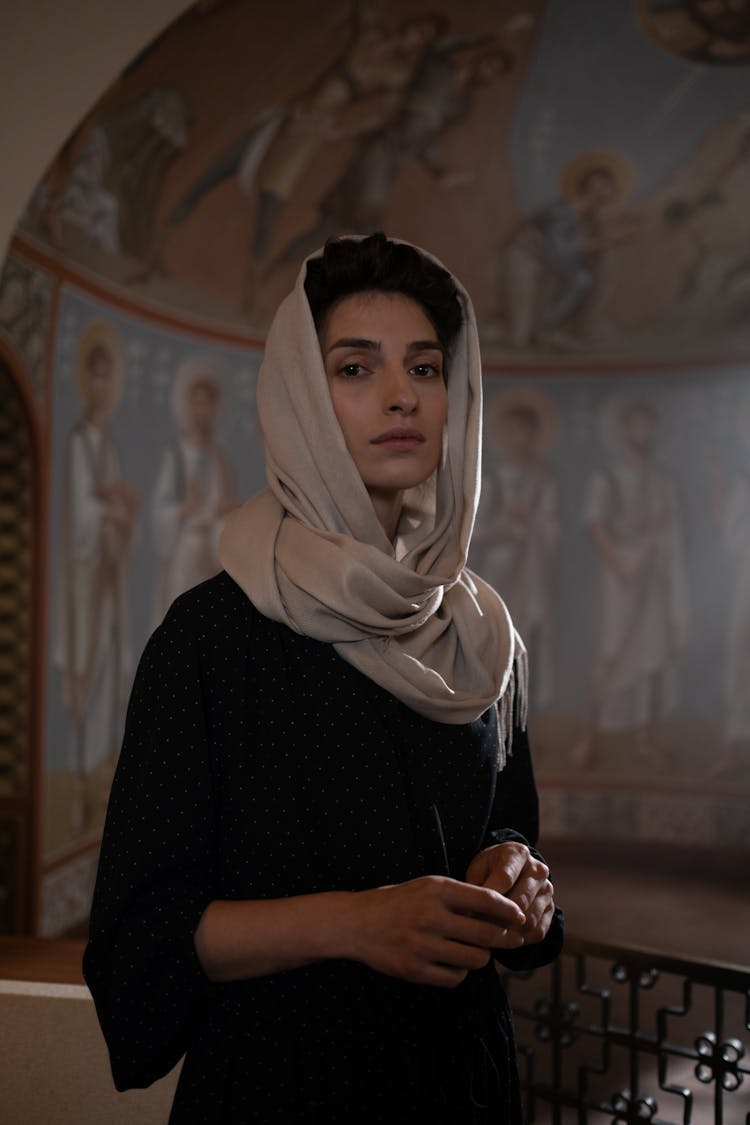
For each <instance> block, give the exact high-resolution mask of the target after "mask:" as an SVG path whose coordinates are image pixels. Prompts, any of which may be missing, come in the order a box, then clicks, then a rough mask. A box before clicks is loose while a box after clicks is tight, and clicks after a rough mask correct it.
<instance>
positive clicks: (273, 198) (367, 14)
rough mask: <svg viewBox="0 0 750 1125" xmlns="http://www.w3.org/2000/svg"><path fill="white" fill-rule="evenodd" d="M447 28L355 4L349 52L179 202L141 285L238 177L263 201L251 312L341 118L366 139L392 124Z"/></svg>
mask: <svg viewBox="0 0 750 1125" xmlns="http://www.w3.org/2000/svg"><path fill="white" fill-rule="evenodd" d="M444 27H445V20H444V18H443V17H442V16H439V15H436V14H435V13H432V12H423V13H418V14H416V15H414V16H410V17H407V18H405V19H404V20H402V21H401V22H400V23H399V24H398V25H397V26H394V27H391V26H387V25H386V24H385V23H384V22H383V19H382V12H381V5H380V3H378V2H374V0H353V2H352V5H351V18H350V30H349V37H348V42H347V44H346V47H345V48H344V50H343V51H341V52H340V53H339V54H338V55H337V56H336V57H335V58H334V59H333V61H332V62H331V63H330V64H329V65H328V66H327V67H326V68H325V69H324V70H323V71H322V72H321V73H320V74H319V75H318V76H317V77H316V78H315V79H314V80H313V81H312V82H311V83H310V84H309V86H307V87H305V88H304V89H302V90H300V91H299V92H298V93H296V94H294V95H293V96H292V97H291V98H290V99H289V101H288V102H286V103H283V104H281V105H272V106H269V107H267V108H266V109H265V110H263V111H261V112H260V113H259V114H258V116H257V117H256V119H255V120H254V122H253V124H252V125H251V127H250V129H249V130H247V131H246V132H245V133H243V134H242V135H241V136H240V137H238V138H237V140H236V141H234V142H233V143H232V144H231V145H230V146H229V147H228V148H227V149H225V150H224V151H223V152H222V153H220V154H219V155H218V156H217V157H216V159H215V160H214V161H213V162H212V163H211V165H210V166H209V167H208V168H207V169H206V170H205V172H204V173H203V174H202V175H201V176H199V177H198V179H197V180H196V181H195V182H194V183H193V184H192V185H191V187H190V188H189V189H188V190H187V191H186V192H185V193H184V194H183V195H182V197H181V198H180V199H179V200H178V202H177V204H176V205H175V207H174V208H173V209H172V211H171V212H170V214H169V217H168V219H167V222H166V225H165V227H164V228H163V229H162V230H161V232H160V233H159V234H158V236H157V238H156V240H155V241H154V244H153V245H152V248H151V251H150V253H149V254H148V255H147V257H146V260H145V263H144V266H143V268H142V270H141V271H140V272H139V273H138V274H137V275H136V277H137V278H138V279H140V278H142V277H144V276H149V275H150V274H151V273H152V272H153V271H154V269H155V268H156V267H157V266H158V265H159V264H160V260H161V252H162V250H163V248H164V246H165V244H166V242H167V240H168V239H169V237H170V235H171V234H172V233H173V231H174V230H175V229H176V228H177V227H179V226H180V225H182V224H183V223H184V222H185V221H186V220H187V219H188V217H189V216H190V215H191V214H192V212H193V210H194V209H195V207H196V206H197V205H198V204H199V203H200V201H201V200H202V199H203V197H204V196H205V195H206V194H208V193H209V192H211V191H213V190H214V189H215V188H216V187H218V186H219V184H221V183H224V182H225V181H226V180H228V179H230V178H231V177H233V176H236V177H237V179H238V181H239V184H240V187H241V188H242V190H243V192H244V193H245V194H246V195H248V196H250V195H253V194H255V193H257V209H256V214H255V218H254V221H253V228H252V236H251V244H250V253H249V258H248V264H247V274H246V291H245V306H246V308H249V307H251V306H252V304H253V299H254V296H255V288H256V285H257V282H258V279H259V275H260V271H261V268H262V266H263V265H264V264H265V262H266V259H267V256H268V253H269V249H270V244H271V240H272V237H273V234H274V232H275V229H276V225H277V223H278V221H279V219H280V217H281V214H282V213H283V211H284V209H285V208H286V206H287V204H288V203H289V201H290V199H291V198H292V195H293V194H294V192H295V190H296V188H297V187H298V186H299V184H300V182H301V180H302V179H303V177H304V175H305V173H306V172H307V170H308V168H309V166H310V164H311V162H312V160H313V158H314V157H315V155H316V154H317V152H318V151H319V149H320V145H321V142H325V141H326V140H328V139H332V136H333V130H334V129H335V127H336V125H337V123H338V119H339V115H340V114H341V113H342V112H343V111H346V110H347V109H349V107H351V106H353V105H360V106H361V107H362V115H361V116H360V120H359V122H358V124H357V130H356V131H360V132H362V131H365V130H367V129H370V128H374V127H375V126H376V125H377V124H378V123H381V122H383V121H386V120H388V118H389V117H390V116H391V114H393V113H394V112H395V111H396V109H397V107H398V105H399V103H400V101H401V98H402V97H403V93H404V90H405V89H406V87H407V85H408V83H409V81H410V79H411V77H412V75H413V73H414V70H415V67H416V66H417V65H418V63H419V61H420V59H421V57H422V55H423V53H424V51H425V49H426V47H427V45H428V44H429V43H430V42H432V41H433V40H434V39H435V38H436V37H437V36H438V35H440V34H441V32H442V31H443V30H444Z"/></svg>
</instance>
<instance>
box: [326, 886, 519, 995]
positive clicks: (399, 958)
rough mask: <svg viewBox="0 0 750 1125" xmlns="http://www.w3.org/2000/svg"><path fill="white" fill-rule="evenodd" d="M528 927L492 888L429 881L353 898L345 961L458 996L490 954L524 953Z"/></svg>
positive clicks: (509, 901)
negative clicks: (456, 992) (521, 950)
mask: <svg viewBox="0 0 750 1125" xmlns="http://www.w3.org/2000/svg"><path fill="white" fill-rule="evenodd" d="M525 921H526V919H525V915H524V913H523V911H522V908H521V907H520V906H519V905H518V904H517V903H516V902H514V901H513V900H512V899H511V898H509V897H506V896H504V895H503V894H501V893H498V892H497V891H496V890H495V889H494V887H492V886H489V885H488V886H470V885H469V884H468V883H462V882H459V881H458V880H456V879H449V878H446V877H444V876H438V875H426V876H423V877H422V878H420V879H413V880H411V881H410V882H407V883H400V884H398V885H396V886H387V887H377V888H375V889H374V890H370V891H360V892H358V893H357V894H355V895H353V896H352V898H351V900H350V910H349V918H348V926H347V929H348V931H349V934H350V943H351V948H350V951H348V952H347V954H346V956H349V957H351V958H352V959H354V960H357V961H362V962H364V963H365V964H366V965H369V966H370V968H373V969H376V970H377V971H378V972H381V973H385V974H387V975H388V976H394V977H400V978H401V979H403V980H408V981H412V982H413V983H415V984H428V985H433V986H436V987H439V988H455V987H456V985H458V984H460V983H461V981H462V980H463V979H464V977H465V976H466V975H467V973H468V972H470V971H471V970H472V969H481V968H482V967H483V966H484V965H486V964H487V962H488V961H489V959H490V950H491V949H494V948H498V947H499V946H502V947H503V948H507V949H515V948H517V947H518V946H521V945H523V944H524V938H523V936H522V934H523V927H524V924H525ZM345 924H346V922H345Z"/></svg>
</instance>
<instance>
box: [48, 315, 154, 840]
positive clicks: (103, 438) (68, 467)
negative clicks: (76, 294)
mask: <svg viewBox="0 0 750 1125" xmlns="http://www.w3.org/2000/svg"><path fill="white" fill-rule="evenodd" d="M76 381H77V385H78V390H79V392H80V395H81V399H82V402H83V413H82V415H81V418H80V419H79V421H78V422H77V423H76V424H75V426H74V427H73V430H72V432H71V433H70V435H69V437H68V443H67V448H66V452H65V467H64V476H63V481H64V483H63V489H64V491H63V498H62V506H63V515H62V548H63V549H62V570H61V574H60V587H59V603H58V611H59V616H58V635H57V642H56V649H55V661H56V663H57V665H58V666H59V668H60V675H61V684H62V695H63V702H64V704H65V708H66V711H67V713H68V716H69V718H70V723H71V759H72V772H73V795H72V812H71V826H72V829H73V833H74V835H77V834H79V833H80V832H81V831H83V830H85V828H86V827H87V826H88V825H89V824H90V822H91V820H92V817H93V814H94V812H95V810H96V808H101V807H103V802H104V801H105V799H106V795H107V792H108V788H109V783H110V781H111V778H112V773H113V770H114V763H115V761H116V758H117V753H118V750H119V747H120V741H121V738H122V725H123V720H124V714H125V704H126V702H127V692H128V691H129V688H130V676H131V656H130V639H129V624H130V622H129V606H128V591H127V578H128V573H129V570H130V563H131V555H132V546H133V534H134V530H135V521H136V516H137V511H138V496H137V492H136V490H135V488H134V487H133V485H131V484H130V483H129V482H128V481H126V480H124V479H123V476H122V471H121V468H120V454H119V451H118V448H117V444H116V442H115V439H114V437H113V435H112V432H111V430H110V425H109V423H110V419H111V417H112V414H113V413H114V411H115V409H116V406H117V402H118V399H119V396H120V393H121V390H122V382H123V357H122V342H121V340H120V338H119V336H118V334H117V333H116V332H115V330H114V329H113V328H112V326H111V325H109V324H105V323H98V322H96V323H93V324H91V325H89V327H88V328H87V329H86V330H85V331H84V333H83V335H82V337H81V340H80V343H79V346H78V356H77V369H76ZM92 777H93V778H94V779H96V778H97V777H98V783H97V782H96V780H95V781H94V782H93V783H92V784H90V783H89V779H90V778H92Z"/></svg>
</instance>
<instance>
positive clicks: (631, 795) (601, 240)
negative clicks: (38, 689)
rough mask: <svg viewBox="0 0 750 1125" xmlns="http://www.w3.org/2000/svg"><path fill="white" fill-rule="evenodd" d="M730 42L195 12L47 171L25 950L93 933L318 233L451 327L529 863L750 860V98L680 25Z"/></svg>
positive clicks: (384, 13)
mask: <svg viewBox="0 0 750 1125" xmlns="http://www.w3.org/2000/svg"><path fill="white" fill-rule="evenodd" d="M747 7H748V5H747V4H746V3H742V4H740V3H738V2H737V0H734V3H732V2H730V0H727V3H726V4H723V3H721V2H720V0H712V3H701V0H695V2H690V0H684V2H682V3H680V2H677V0H623V3H621V4H618V5H603V4H601V3H597V2H596V0H566V3H562V2H560V0H550V2H549V3H547V2H545V0H504V2H503V4H498V3H497V0H466V3H464V4H463V5H461V6H459V7H457V6H456V5H455V4H454V3H452V2H449V0H432V2H430V0H403V2H400V3H398V4H397V3H396V0H382V2H379V3H375V2H373V0H359V2H357V0H328V2H327V3H321V4H318V5H316V6H315V18H314V19H312V20H311V18H310V12H311V8H310V6H309V4H306V3H304V2H303V0H285V2H284V3H278V0H276V2H271V0H253V2H250V0H218V2H217V0H208V2H204V3H201V4H197V5H195V6H194V7H193V8H192V9H190V10H189V11H188V12H187V13H186V14H185V15H184V16H183V17H182V18H181V19H179V20H178V21H176V22H175V24H173V25H172V26H171V27H170V28H168V29H167V31H166V32H165V33H164V34H163V35H162V36H161V37H160V38H159V39H158V40H157V41H156V42H155V43H154V44H152V46H151V47H149V48H148V50H146V51H145V52H144V53H143V54H142V55H141V56H140V58H139V59H137V60H136V61H135V62H134V63H133V64H132V65H131V66H130V67H128V69H127V70H126V71H125V72H124V73H123V74H122V75H121V76H120V77H119V79H118V80H117V81H116V82H115V83H114V84H113V85H112V86H111V87H110V89H109V90H108V91H107V92H106V94H105V95H104V97H103V98H102V99H101V100H100V102H99V103H98V104H97V105H96V106H95V107H94V108H93V109H92V111H91V113H90V114H88V115H87V117H86V119H85V120H84V121H83V122H82V123H81V125H80V127H79V128H78V129H77V130H76V131H75V133H74V134H73V135H72V136H71V137H70V138H69V140H68V142H67V143H66V145H65V146H64V148H63V149H62V151H61V152H60V153H59V154H58V156H57V157H56V159H55V160H54V161H53V163H52V164H51V165H50V168H49V169H48V171H47V174H46V175H45V177H44V178H43V180H42V182H41V183H40V184H39V186H38V188H37V190H36V191H35V193H34V195H33V197H32V199H31V200H30V201H29V205H28V207H27V210H26V214H25V216H24V219H23V222H22V225H21V228H20V230H19V237H18V239H17V240H16V243H15V247H14V252H13V253H12V254H11V256H9V258H8V260H7V261H6V263H5V266H4V269H3V273H2V275H0V343H2V344H3V346H5V347H6V348H7V350H8V351H9V353H11V352H12V354H13V355H14V356H15V357H17V358H18V359H19V363H18V370H19V371H21V372H22V375H23V377H24V378H27V379H28V382H29V389H30V392H31V393H30V395H29V396H28V397H30V398H33V399H34V400H35V401H36V402H37V404H38V408H39V416H40V418H42V419H44V420H45V421H49V422H50V423H51V424H50V425H49V428H48V429H46V428H45V429H44V431H43V432H44V434H45V435H46V434H49V448H48V449H45V453H44V465H45V471H46V467H47V465H48V466H49V469H50V474H49V477H50V496H49V511H50V526H49V528H48V529H45V535H46V539H45V541H47V542H48V543H49V559H48V565H47V592H46V604H47V605H48V606H49V612H48V624H47V635H48V637H49V652H48V659H47V666H46V669H45V709H44V731H45V734H44V748H43V752H44V786H45V806H44V814H43V839H42V841H41V849H40V850H41V853H42V862H43V867H44V871H43V880H42V882H43V886H42V896H41V897H42V903H43V905H42V923H41V929H42V931H43V932H44V933H47V934H50V935H51V934H57V933H62V932H64V931H65V929H66V928H67V927H69V926H70V925H71V924H74V923H76V922H78V921H80V920H81V919H83V918H85V916H86V912H87V910H88V902H89V896H90V890H91V885H92V881H93V877H94V871H95V864H96V849H97V846H98V840H99V834H100V831H101V825H102V820H103V813H104V807H105V802H106V798H107V795H108V790H109V785H110V781H111V776H112V769H113V766H114V762H115V757H116V754H117V746H118V743H119V739H120V736H121V731H122V724H123V721H124V705H125V702H126V699H127V695H128V692H129V688H130V683H131V679H132V672H133V664H134V661H135V659H136V658H137V656H138V654H139V653H140V652H141V650H142V649H143V646H144V644H145V642H146V640H147V638H148V635H149V633H150V631H151V630H152V628H153V627H154V625H155V623H156V622H157V621H158V620H159V618H160V616H161V614H162V612H163V610H164V607H165V606H166V605H167V604H168V603H169V601H170V600H171V599H172V598H173V597H174V596H176V594H177V593H179V592H180V591H181V590H182V589H184V588H186V587H187V586H189V585H191V584H192V583H194V582H196V581H199V580H200V579H201V578H202V577H204V576H206V575H208V574H210V573H212V572H213V570H214V569H216V567H217V560H216V540H217V536H218V533H219V530H220V528H221V524H222V520H223V518H224V516H225V514H226V511H227V510H228V509H229V508H230V507H231V506H232V505H233V504H234V503H235V501H236V499H237V498H242V497H244V496H246V495H249V494H250V493H252V492H254V491H256V490H257V489H258V488H260V487H262V485H263V483H264V467H263V456H262V448H261V443H260V440H259V435H258V430H257V419H256V417H255V414H254V405H253V403H254V386H255V378H256V372H257V368H258V365H259V363H260V359H261V344H260V339H261V338H262V336H263V334H264V332H265V329H266V327H267V324H268V318H269V315H270V313H271V311H272V310H273V308H274V307H275V305H276V304H277V302H278V300H279V299H280V298H281V297H282V296H283V295H284V294H285V293H286V292H287V291H288V288H289V286H290V284H291V282H292V280H293V278H294V276H295V273H296V270H297V268H298V263H299V261H300V259H301V257H302V256H303V255H304V254H305V253H307V252H308V251H309V250H310V249H312V248H313V247H314V246H315V245H317V244H319V243H320V242H321V241H322V240H323V239H324V238H326V237H327V236H328V235H329V234H332V233H335V232H338V231H352V230H354V231H362V230H367V229H375V228H380V227H383V228H385V229H386V230H387V231H388V232H389V233H391V234H394V235H396V236H403V237H406V238H410V239H413V240H414V241H416V242H418V243H421V244H423V245H425V246H427V247H429V248H430V249H432V250H434V251H435V252H436V253H437V254H438V255H439V256H440V257H442V258H443V259H444V260H445V261H446V263H447V264H448V265H449V266H450V267H451V268H452V269H454V270H455V271H456V272H457V273H458V274H459V275H460V276H461V277H462V279H463V280H464V281H465V282H466V284H467V286H468V288H469V290H470V292H471V293H472V295H473V296H474V297H475V303H476V306H477V310H478V314H479V319H480V328H481V332H482V336H483V348H484V351H485V355H486V357H487V358H488V359H489V360H490V363H489V364H488V376H487V379H486V407H487V408H486V415H485V419H486V441H485V458H484V481H483V496H482V506H481V509H480V512H479V516H478V521H477V528H476V535H475V539H474V543H473V553H472V559H471V563H472V565H474V566H475V567H476V569H477V570H478V571H479V572H480V573H482V574H484V575H485V576H486V577H487V578H488V579H489V580H490V581H491V582H492V583H493V584H495V585H496V586H497V587H498V588H499V589H500V590H501V591H502V593H503V594H504V596H505V597H506V599H507V601H508V603H509V605H510V608H511V612H512V613H513V615H514V619H515V620H516V622H517V623H518V625H519V627H520V629H521V631H522V633H523V635H524V637H525V639H526V641H527V643H528V647H529V651H530V658H531V662H532V665H533V675H532V693H533V694H532V700H531V704H532V737H533V742H534V746H535V753H536V761H537V769H538V774H539V778H540V781H541V783H542V800H543V803H544V818H545V829H546V831H547V832H548V833H549V834H550V835H555V834H557V835H562V836H565V835H568V836H571V835H572V836H576V835H578V836H584V837H592V836H593V837H600V836H601V837H606V838H616V839H621V840H640V841H642V842H650V841H654V840H657V841H666V840H674V841H678V842H680V841H681V842H685V840H686V839H687V838H689V842H690V843H694V844H696V845H706V846H713V845H719V844H727V843H734V844H736V845H738V846H746V845H747V839H748V816H747V807H748V806H747V795H748V793H749V792H750V788H749V787H750V772H749V771H748V762H750V758H749V757H748V754H749V753H750V704H749V703H748V693H747V691H746V684H747V682H748V680H749V679H750V642H749V640H748V638H749V637H750V578H749V577H748V576H750V392H748V389H747V377H746V369H745V367H744V366H743V357H746V356H747V355H748V354H749V353H750V318H748V316H747V315H746V314H747V311H748V306H749V305H750V215H749V214H748V209H747V207H746V204H745V200H746V199H747V198H749V197H750V67H748V66H747V65H746V60H745V57H744V52H743V49H742V47H743V43H744V42H745V41H746V39H747V34H746V29H745V30H744V31H743V27H744V25H743V24H742V21H741V20H740V19H738V20H737V21H736V22H735V23H731V21H727V22H724V23H722V24H721V26H719V24H718V23H716V22H713V23H711V20H712V19H713V20H714V21H715V20H716V19H717V18H718V15H719V14H721V11H720V10H723V9H726V11H727V12H730V11H731V12H733V13H734V14H735V15H741V14H742V11H744V9H745V8H747ZM605 9H606V10H605ZM709 24H710V26H709ZM743 36H744V39H743ZM731 45H733V47H734V48H735V49H734V50H730V46H731ZM748 61H750V60H748ZM209 63H210V65H209ZM45 440H46V437H45Z"/></svg>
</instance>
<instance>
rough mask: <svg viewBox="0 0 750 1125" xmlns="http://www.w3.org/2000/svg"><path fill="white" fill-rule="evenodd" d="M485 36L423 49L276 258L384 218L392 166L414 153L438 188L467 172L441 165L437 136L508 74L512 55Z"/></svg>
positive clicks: (369, 227)
mask: <svg viewBox="0 0 750 1125" xmlns="http://www.w3.org/2000/svg"><path fill="white" fill-rule="evenodd" d="M487 39H488V37H487V36H477V35H448V36H444V37H442V38H441V39H439V40H438V41H437V42H435V43H433V44H431V45H430V46H428V47H427V49H426V50H425V53H424V56H423V57H422V59H421V61H420V63H419V65H418V66H417V68H416V70H415V73H414V77H413V78H412V80H411V82H410V83H409V86H408V88H407V90H406V93H405V95H404V99H403V103H402V105H401V106H400V108H399V109H398V111H397V112H396V113H394V114H393V116H392V117H391V118H390V119H389V120H388V121H386V122H385V123H384V124H383V125H380V126H379V127H378V128H376V129H373V130H371V131H369V132H367V133H365V134H363V135H362V137H361V138H360V140H359V142H358V144H357V145H356V146H355V148H354V150H353V152H352V155H351V157H350V158H349V160H348V161H347V164H346V166H345V167H344V169H343V171H342V174H341V176H340V177H339V179H338V180H337V182H336V183H335V184H334V185H333V186H332V187H331V189H330V190H329V191H327V192H326V194H325V195H324V196H323V198H322V199H321V201H320V203H319V204H318V218H317V219H316V221H315V222H314V223H313V224H312V226H311V227H310V228H309V229H308V230H306V231H303V232H302V233H301V234H300V235H298V236H297V237H296V238H295V239H294V240H293V241H292V242H291V243H290V244H289V245H288V246H287V247H286V249H285V250H284V251H283V252H282V254H281V255H280V256H279V258H278V259H277V263H274V264H278V263H286V264H288V263H291V262H296V261H298V260H299V258H300V257H301V256H302V255H304V254H307V253H309V252H310V251H311V250H313V249H314V248H315V246H317V245H318V243H319V242H322V241H324V240H325V239H326V238H328V237H329V236H330V235H332V234H334V233H336V232H338V233H343V232H355V233H366V232H372V231H375V230H379V229H380V228H381V227H383V226H384V225H385V211H386V206H387V204H388V198H389V195H390V192H391V188H392V186H393V182H394V180H395V179H396V177H397V175H398V173H399V172H400V171H401V169H402V167H403V166H404V164H406V163H407V162H408V161H409V160H418V161H419V162H420V163H421V164H422V165H423V166H424V167H425V168H426V169H427V171H428V172H429V174H430V175H431V176H433V177H434V179H435V180H436V181H437V182H438V183H439V184H441V185H442V186H445V187H450V186H452V185H453V184H454V183H457V182H463V180H464V179H465V177H466V175H467V174H466V173H464V172H462V171H454V170H450V169H447V168H445V167H444V165H443V162H442V160H441V158H440V154H439V151H438V141H439V140H440V138H441V136H442V135H443V133H445V132H446V131H447V130H449V129H451V128H453V127H455V126H457V125H460V124H461V123H462V122H463V121H465V120H466V119H467V118H468V116H469V115H470V113H471V111H472V109H473V106H474V102H475V98H476V94H477V91H479V90H480V89H482V88H484V87H485V86H488V85H490V83H492V82H493V81H494V80H495V79H496V78H497V77H499V76H500V75H501V74H505V73H507V72H508V71H509V70H510V69H511V67H512V65H513V60H512V58H511V56H510V55H508V54H507V53H506V52H505V51H502V50H500V49H499V48H497V47H492V48H491V47H490V46H488V44H487Z"/></svg>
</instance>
